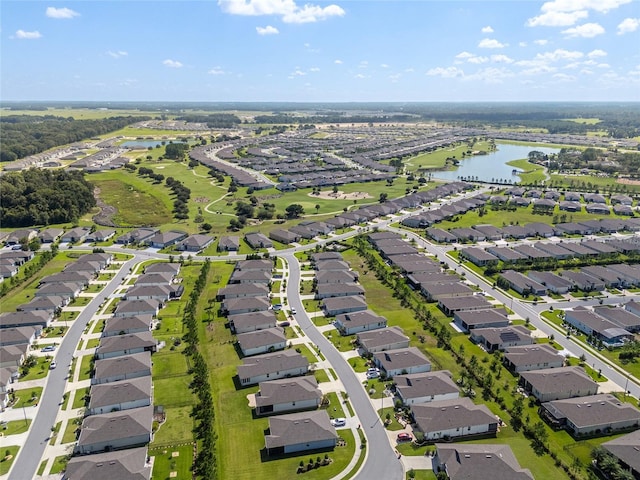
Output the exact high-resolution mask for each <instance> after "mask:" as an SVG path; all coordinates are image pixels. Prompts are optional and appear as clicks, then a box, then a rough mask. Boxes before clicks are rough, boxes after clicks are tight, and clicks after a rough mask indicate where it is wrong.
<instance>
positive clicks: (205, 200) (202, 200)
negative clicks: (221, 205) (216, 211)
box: [193, 197, 209, 203]
mask: <svg viewBox="0 0 640 480" xmlns="http://www.w3.org/2000/svg"><path fill="white" fill-rule="evenodd" d="M193 201H194V202H196V203H209V199H208V198H207V197H196V198H194V199H193Z"/></svg>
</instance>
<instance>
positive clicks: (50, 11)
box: [46, 7, 80, 19]
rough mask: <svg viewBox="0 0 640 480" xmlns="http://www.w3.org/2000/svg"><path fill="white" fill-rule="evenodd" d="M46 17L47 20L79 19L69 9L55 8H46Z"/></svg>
mask: <svg viewBox="0 0 640 480" xmlns="http://www.w3.org/2000/svg"><path fill="white" fill-rule="evenodd" d="M46 15H47V17H49V18H57V19H68V18H73V17H79V16H80V14H79V13H78V12H74V11H73V10H71V9H70V8H55V7H47V11H46Z"/></svg>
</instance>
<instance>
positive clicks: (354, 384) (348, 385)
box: [282, 253, 404, 480]
mask: <svg viewBox="0 0 640 480" xmlns="http://www.w3.org/2000/svg"><path fill="white" fill-rule="evenodd" d="M282 257H283V258H284V259H286V260H287V262H288V263H289V281H288V282H287V300H288V302H289V306H290V307H293V308H295V309H296V310H297V311H298V314H297V315H296V320H297V321H298V325H299V326H300V328H302V330H304V333H305V334H306V335H307V336H308V337H309V339H311V341H312V342H313V343H315V344H316V345H317V346H318V348H320V351H321V352H322V354H323V355H324V356H325V358H326V359H327V360H328V361H329V362H330V363H331V367H332V368H333V369H334V370H335V372H336V374H337V375H338V377H339V378H340V380H341V381H342V383H343V385H344V387H345V389H346V391H347V393H348V394H349V401H350V402H351V404H352V405H353V408H354V410H355V411H356V412H357V415H358V418H359V420H360V425H362V429H363V432H364V434H365V435H366V436H367V456H366V457H365V460H364V463H363V464H362V467H361V468H360V470H359V471H358V474H357V475H356V477H355V478H359V479H385V480H396V479H398V480H400V479H402V478H404V470H403V467H402V464H401V462H400V461H399V460H398V458H397V457H396V454H395V452H394V451H393V450H392V448H391V445H390V444H389V438H388V436H387V433H386V430H385V428H384V426H383V425H382V422H381V420H380V417H379V416H378V414H377V412H376V411H375V409H374V407H373V405H371V401H370V400H369V396H368V395H367V393H366V392H365V389H364V388H363V387H362V384H361V383H360V380H359V379H358V378H357V377H356V374H355V372H354V371H353V368H351V365H349V363H348V362H347V361H346V360H345V359H344V357H343V356H342V355H341V354H340V352H338V350H336V349H335V347H334V346H333V345H332V344H331V342H329V341H328V340H327V339H326V338H325V337H324V335H322V333H320V331H318V329H317V328H316V327H315V325H314V324H313V322H312V321H311V319H310V318H309V317H308V316H307V314H306V312H305V310H304V307H303V305H302V301H301V300H300V264H299V262H298V259H297V258H296V257H295V255H294V254H293V253H287V254H284V255H282Z"/></svg>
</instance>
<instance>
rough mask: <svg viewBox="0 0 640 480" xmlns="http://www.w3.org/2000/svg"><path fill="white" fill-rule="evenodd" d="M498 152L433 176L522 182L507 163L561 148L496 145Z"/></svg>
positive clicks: (476, 157)
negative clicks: (532, 154)
mask: <svg viewBox="0 0 640 480" xmlns="http://www.w3.org/2000/svg"><path fill="white" fill-rule="evenodd" d="M496 147H497V150H496V151H495V152H491V153H489V154H487V155H477V156H473V157H468V158H464V159H460V164H459V165H458V168H456V169H455V170H446V171H440V170H438V171H434V172H433V176H434V177H436V178H442V179H445V180H458V179H459V178H460V177H465V178H467V177H473V178H474V179H477V180H481V181H486V182H490V181H492V180H498V179H504V180H507V181H508V180H509V179H511V180H513V181H514V182H518V181H520V177H519V176H518V175H517V174H514V173H513V171H514V170H517V169H514V168H513V167H512V166H510V165H507V162H511V161H513V160H521V159H523V158H528V157H529V152H531V151H533V150H537V151H539V152H543V153H545V154H550V153H558V152H560V149H559V148H551V147H543V146H539V145H510V144H506V143H496Z"/></svg>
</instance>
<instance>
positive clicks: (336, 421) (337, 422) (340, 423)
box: [331, 418, 347, 427]
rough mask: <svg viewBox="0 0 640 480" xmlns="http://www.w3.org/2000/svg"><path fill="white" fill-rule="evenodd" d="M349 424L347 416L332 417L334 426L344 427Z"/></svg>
mask: <svg viewBox="0 0 640 480" xmlns="http://www.w3.org/2000/svg"><path fill="white" fill-rule="evenodd" d="M346 424H347V419H346V418H332V419H331V425H333V426H334V427H344V426H345V425H346Z"/></svg>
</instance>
